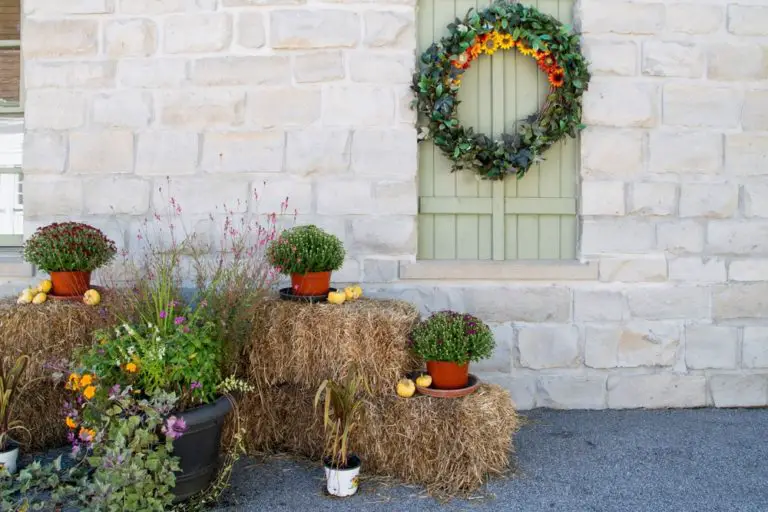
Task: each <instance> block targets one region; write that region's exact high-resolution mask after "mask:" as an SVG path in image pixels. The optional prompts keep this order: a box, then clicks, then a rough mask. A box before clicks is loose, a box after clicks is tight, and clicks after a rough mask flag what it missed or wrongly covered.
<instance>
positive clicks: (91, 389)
mask: <svg viewBox="0 0 768 512" xmlns="http://www.w3.org/2000/svg"><path fill="white" fill-rule="evenodd" d="M95 394H96V386H88V387H87V388H85V389H84V390H83V396H84V397H85V398H87V399H88V400H90V399H91V398H93V397H94V395H95Z"/></svg>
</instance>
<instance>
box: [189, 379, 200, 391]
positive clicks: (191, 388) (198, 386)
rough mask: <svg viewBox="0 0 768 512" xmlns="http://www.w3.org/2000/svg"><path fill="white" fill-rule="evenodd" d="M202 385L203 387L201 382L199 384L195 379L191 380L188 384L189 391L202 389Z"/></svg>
mask: <svg viewBox="0 0 768 512" xmlns="http://www.w3.org/2000/svg"><path fill="white" fill-rule="evenodd" d="M202 387H203V385H202V384H200V383H199V382H197V381H195V382H193V383H192V384H190V385H189V389H190V390H191V391H194V390H196V389H202Z"/></svg>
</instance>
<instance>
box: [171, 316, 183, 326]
mask: <svg viewBox="0 0 768 512" xmlns="http://www.w3.org/2000/svg"><path fill="white" fill-rule="evenodd" d="M184 320H185V319H184V317H183V316H177V317H176V318H174V319H173V323H175V324H176V325H181V324H183V323H184Z"/></svg>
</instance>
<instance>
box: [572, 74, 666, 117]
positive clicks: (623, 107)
mask: <svg viewBox="0 0 768 512" xmlns="http://www.w3.org/2000/svg"><path fill="white" fill-rule="evenodd" d="M625 82H626V81H625V80H615V79H614V80H609V79H603V80H598V79H593V80H592V82H591V83H590V84H589V91H587V92H586V93H585V94H584V119H583V121H584V123H585V124H588V125H597V126H618V127H627V128H628V127H639V128H651V127H654V126H656V125H657V124H658V121H659V95H660V88H659V86H658V85H656V84H652V83H635V82H630V83H625Z"/></svg>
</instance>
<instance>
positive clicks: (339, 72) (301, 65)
mask: <svg viewBox="0 0 768 512" xmlns="http://www.w3.org/2000/svg"><path fill="white" fill-rule="evenodd" d="M293 77H294V78H295V79H296V82H298V83H317V82H330V81H333V80H341V79H342V78H344V60H343V58H342V54H341V52H340V51H337V50H331V51H319V52H312V53H302V54H298V55H295V56H294V58H293Z"/></svg>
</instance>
